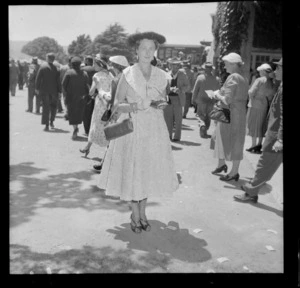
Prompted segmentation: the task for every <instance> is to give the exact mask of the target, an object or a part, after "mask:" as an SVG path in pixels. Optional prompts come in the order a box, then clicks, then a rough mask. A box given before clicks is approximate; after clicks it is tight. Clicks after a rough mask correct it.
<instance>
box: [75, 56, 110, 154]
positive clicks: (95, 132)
mask: <svg viewBox="0 0 300 288" xmlns="http://www.w3.org/2000/svg"><path fill="white" fill-rule="evenodd" d="M105 60H106V58H105V57H102V58H101V57H100V55H99V54H98V56H97V57H96V58H95V61H94V66H95V70H96V71H98V72H97V73H95V74H94V76H93V83H92V87H91V89H90V92H89V94H90V95H91V96H92V95H93V94H94V93H95V90H96V89H97V90H98V94H97V95H96V96H95V107H94V111H93V115H92V120H91V127H90V131H89V137H88V143H87V146H86V147H85V148H84V149H80V152H82V153H85V156H87V155H88V154H89V152H90V147H91V146H92V143H95V144H97V145H99V146H100V147H106V146H107V145H108V141H107V140H106V138H105V135H104V130H103V129H104V124H105V122H103V121H102V120H101V117H102V115H103V113H104V112H105V110H106V108H107V105H108V102H109V101H110V100H111V93H110V90H111V82H112V80H113V79H114V77H113V75H112V74H111V73H110V72H109V70H108V65H107V63H106V62H107V61H105Z"/></svg>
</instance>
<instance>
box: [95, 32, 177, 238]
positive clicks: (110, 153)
mask: <svg viewBox="0 0 300 288" xmlns="http://www.w3.org/2000/svg"><path fill="white" fill-rule="evenodd" d="M164 42H165V37H164V36H162V35H159V34H157V33H154V32H145V33H136V34H133V35H131V36H129V37H128V44H129V45H130V46H133V47H135V48H136V52H137V56H138V63H136V64H134V65H133V66H130V67H128V68H126V69H124V70H123V74H122V76H121V79H120V81H119V83H118V87H117V91H116V96H115V102H114V108H113V113H114V111H116V113H118V114H120V117H119V119H118V121H122V120H123V119H125V118H127V117H128V113H130V115H131V117H132V121H133V126H134V131H133V132H132V133H130V134H127V135H125V136H123V137H120V138H117V139H115V140H112V141H110V143H109V147H108V150H107V154H106V158H105V161H104V163H103V167H102V171H101V174H100V178H99V182H98V187H99V188H101V189H105V190H106V195H110V196H115V197H120V199H121V200H125V201H130V202H131V208H132V214H131V223H130V225H131V229H132V231H133V232H135V233H140V232H141V231H142V230H145V231H149V230H150V229H151V227H150V224H149V222H148V221H147V217H146V213H145V210H146V203H147V198H148V196H150V195H155V196H171V195H172V193H173V192H174V191H175V190H176V189H177V188H178V179H177V175H176V171H175V166H174V159H173V155H172V149H171V144H170V140H169V133H168V129H167V126H166V122H165V120H164V115H163V111H162V109H163V108H164V107H165V105H166V87H167V78H166V75H165V72H163V71H162V70H161V69H159V68H157V67H154V66H152V65H151V64H150V62H151V61H152V59H153V57H154V53H155V51H156V50H157V49H158V45H159V44H162V43H164Z"/></svg>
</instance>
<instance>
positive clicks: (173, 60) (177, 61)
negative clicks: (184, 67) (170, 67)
mask: <svg viewBox="0 0 300 288" xmlns="http://www.w3.org/2000/svg"><path fill="white" fill-rule="evenodd" d="M167 61H168V63H170V64H181V63H182V60H180V59H179V58H177V57H173V58H169V59H168V60H167Z"/></svg>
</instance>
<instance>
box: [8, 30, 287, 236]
mask: <svg viewBox="0 0 300 288" xmlns="http://www.w3.org/2000/svg"><path fill="white" fill-rule="evenodd" d="M127 40H128V45H129V46H130V47H132V48H134V49H135V52H136V55H137V62H136V63H131V64H129V63H128V61H127V59H126V57H124V56H122V55H114V56H111V57H107V56H106V55H102V54H101V53H99V54H97V55H96V57H94V58H93V57H91V56H86V57H85V59H84V62H83V63H82V59H81V57H79V56H72V57H70V58H69V63H68V65H60V64H58V63H57V62H55V55H54V54H53V53H49V54H47V57H46V62H45V63H42V64H41V65H39V64H38V59H37V58H36V57H34V58H33V59H32V63H31V64H30V65H29V66H28V71H27V72H26V74H24V71H26V69H25V68H24V67H23V70H22V72H20V71H21V70H20V67H19V65H16V63H15V61H14V60H13V59H11V60H10V92H11V96H15V95H16V92H15V91H16V85H17V83H19V89H23V86H22V83H26V85H27V87H28V109H27V110H26V111H27V112H31V113H32V112H33V106H34V105H33V98H34V97H36V101H35V113H38V114H40V109H42V117H41V123H42V125H45V128H44V130H45V131H49V129H50V128H51V129H54V128H55V126H54V121H55V116H56V113H57V112H63V106H64V108H65V110H66V111H65V119H66V120H67V121H69V124H70V125H71V126H73V133H72V139H73V140H76V138H77V137H78V136H77V134H78V132H79V126H78V125H80V124H82V123H83V128H84V132H85V135H86V136H87V137H88V142H87V145H86V146H85V147H83V148H82V149H80V152H81V153H83V154H84V155H85V156H87V155H88V154H89V152H90V147H91V145H92V144H96V145H98V146H99V147H106V151H105V154H104V157H103V159H102V162H101V163H100V164H98V165H94V169H95V170H96V171H98V172H100V176H99V181H98V183H97V184H98V187H99V188H101V189H104V190H105V191H106V195H111V196H116V197H119V198H120V199H121V200H125V201H129V202H130V203H131V208H132V214H131V216H130V221H131V229H132V231H133V232H135V233H141V232H142V230H145V231H149V230H150V229H151V226H150V224H149V222H148V220H147V216H146V205H147V199H148V197H149V196H151V195H157V196H170V195H171V194H172V192H174V191H175V190H176V189H177V188H178V186H179V183H178V179H177V175H176V172H175V171H176V170H175V164H174V159H173V155H172V149H171V143H170V141H172V142H178V141H181V139H182V136H183V137H184V135H182V121H183V120H182V119H184V118H187V117H188V113H189V112H190V113H191V109H190V108H192V107H193V108H194V111H193V113H194V114H196V116H197V117H198V119H199V135H200V137H201V138H204V139H209V138H210V141H211V142H210V148H211V149H213V157H215V158H216V159H217V167H216V169H215V170H214V171H212V174H214V175H218V176H220V178H219V179H220V180H221V181H232V180H235V181H238V180H239V177H240V175H239V166H240V162H241V160H242V159H243V152H244V143H245V137H246V135H249V136H251V137H252V146H251V147H250V148H247V149H246V150H247V151H248V152H252V153H261V156H260V159H259V161H258V164H257V168H256V171H255V175H254V177H253V179H252V180H251V181H250V182H249V183H247V184H246V185H243V186H242V187H241V189H242V190H243V191H244V192H245V193H244V194H242V195H236V196H234V199H235V200H237V201H243V202H245V201H247V202H248V201H252V202H257V200H258V192H259V189H260V187H261V186H262V185H263V184H264V183H266V182H267V181H268V180H270V179H271V177H272V176H273V175H274V173H275V172H276V170H277V169H278V167H279V165H280V164H281V163H282V150H283V140H282V130H283V128H282V59H281V60H280V61H279V62H275V67H276V70H275V71H273V69H272V66H271V65H270V64H269V63H264V64H262V65H261V66H259V67H258V68H257V70H258V71H259V74H260V77H258V78H257V79H255V81H253V84H252V85H251V86H250V87H249V80H248V79H247V78H246V77H245V75H244V71H243V65H244V63H243V60H242V58H241V56H240V55H239V54H237V53H229V54H227V55H225V56H224V57H223V58H222V60H223V61H224V64H225V69H226V72H227V73H228V77H227V78H226V81H225V82H224V83H223V84H222V85H221V81H220V78H219V77H217V76H216V75H215V73H214V67H213V64H212V63H210V62H206V63H204V64H203V65H202V67H201V69H199V70H200V71H198V69H195V67H194V68H192V67H191V64H190V62H189V60H185V59H182V55H178V57H173V58H170V59H168V61H167V64H168V66H167V67H166V65H165V64H164V63H163V62H162V61H161V60H159V59H158V58H156V57H155V56H154V55H155V52H156V51H157V49H158V47H159V45H160V44H163V43H164V42H165V41H166V39H165V37H164V36H162V35H160V34H157V33H155V32H145V33H140V32H139V33H135V34H132V35H130V36H129V37H128V39H127ZM273 67H274V66H273ZM20 74H22V75H23V76H22V78H21V80H22V81H23V82H22V81H21V80H20V78H19V75H20ZM274 75H275V77H274ZM275 79H276V80H277V81H279V82H280V85H279V87H277V86H278V85H275ZM18 81H19V82H18ZM20 81H21V82H20ZM20 83H21V84H20ZM208 90H212V91H214V92H213V96H212V97H211V96H210V95H209V94H208V93H207V91H208ZM62 101H63V104H64V105H62ZM216 104H219V106H220V107H221V108H222V107H223V108H227V109H229V111H230V122H229V123H223V122H219V121H216V120H214V132H213V134H212V135H208V134H207V131H208V130H209V128H210V125H211V119H210V112H211V111H212V110H213V109H214V106H215V105H216ZM107 110H110V111H111V116H110V120H109V121H114V122H120V121H123V120H124V119H127V118H128V117H129V118H130V119H131V121H132V123H133V128H134V129H133V132H132V133H129V134H127V135H125V136H122V137H119V138H116V139H114V140H111V141H108V140H107V139H106V136H105V133H104V129H105V127H106V126H107V125H108V123H109V122H108V121H104V120H103V119H102V118H103V117H102V116H103V115H104V113H105V112H106V111H107ZM49 126H50V128H49ZM257 139H258V142H256V141H257ZM263 139H264V141H263ZM162 159H163V161H162ZM226 161H230V162H232V166H231V170H230V171H229V173H228V174H225V175H222V174H220V173H221V172H225V173H227V170H228V166H227V164H226ZM146 164H147V165H146Z"/></svg>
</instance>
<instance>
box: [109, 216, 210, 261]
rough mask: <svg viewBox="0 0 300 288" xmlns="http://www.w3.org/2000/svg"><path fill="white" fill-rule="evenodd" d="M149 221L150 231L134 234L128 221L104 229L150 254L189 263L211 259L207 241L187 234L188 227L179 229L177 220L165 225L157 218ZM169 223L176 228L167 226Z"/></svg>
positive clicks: (116, 237)
mask: <svg viewBox="0 0 300 288" xmlns="http://www.w3.org/2000/svg"><path fill="white" fill-rule="evenodd" d="M149 223H150V225H151V231H149V232H142V233H141V234H134V233H133V232H132V231H131V229H130V224H129V223H124V224H121V226H118V227H115V228H114V229H107V230H106V231H107V232H109V233H112V234H114V235H115V237H114V238H115V239H116V240H121V241H123V242H126V243H127V248H128V249H130V250H131V249H135V250H141V251H146V252H149V253H150V254H151V255H155V254H156V253H157V254H159V253H161V254H163V255H165V256H168V257H169V256H170V257H171V258H174V259H178V260H180V261H185V262H190V263H201V262H205V261H207V260H209V259H211V254H210V253H209V252H208V251H207V250H206V249H205V248H204V247H205V246H207V242H206V241H205V240H203V239H199V238H197V237H195V236H193V235H191V234H189V230H188V229H182V228H181V229H180V228H179V224H178V223H177V222H174V221H170V222H169V223H168V224H167V225H166V224H164V223H162V222H160V221H157V220H149ZM169 225H170V226H173V227H176V228H177V230H171V229H169V228H167V226H169Z"/></svg>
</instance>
